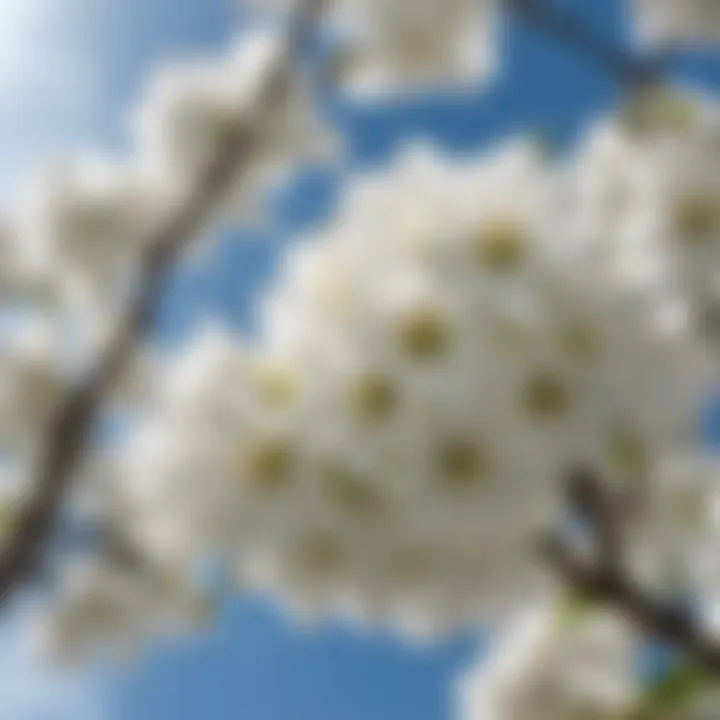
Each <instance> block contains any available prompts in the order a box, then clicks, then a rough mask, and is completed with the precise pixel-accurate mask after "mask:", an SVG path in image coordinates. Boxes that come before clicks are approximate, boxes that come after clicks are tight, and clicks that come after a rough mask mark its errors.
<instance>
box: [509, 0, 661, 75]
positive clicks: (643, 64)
mask: <svg viewBox="0 0 720 720" xmlns="http://www.w3.org/2000/svg"><path fill="white" fill-rule="evenodd" d="M506 2H507V7H508V8H509V9H510V10H511V11H512V12H513V13H514V14H515V15H516V16H517V17H519V18H521V19H523V20H525V21H526V22H528V23H530V24H531V25H533V26H534V27H536V28H538V29H540V30H542V31H543V32H545V33H547V34H548V35H550V36H552V37H554V38H557V39H558V40H560V41H561V42H563V43H565V44H566V45H568V46H569V47H571V48H573V49H574V50H577V51H578V52H579V53H581V54H582V55H584V56H585V57H587V58H589V59H590V60H592V61H594V62H595V63H596V64H597V65H598V66H599V67H601V68H602V69H603V70H605V71H606V72H608V73H609V74H610V75H611V76H612V77H614V78H615V79H616V80H617V81H618V82H620V83H622V84H623V85H627V86H630V87H641V86H644V85H648V84H651V83H653V82H655V81H657V80H659V79H660V78H661V77H662V71H663V64H664V63H663V62H662V60H661V59H657V60H655V59H653V60H647V59H645V58H638V57H635V56H634V55H632V54H631V53H629V52H628V51H626V50H625V49H623V48H620V47H618V46H617V45H616V44H614V43H613V42H611V41H609V40H606V39H605V38H603V37H602V36H601V35H599V34H598V33H596V32H595V31H593V30H592V29H591V28H590V27H588V26H587V25H586V24H585V23H584V22H582V20H580V19H578V18H577V17H576V15H575V14H573V13H571V12H568V11H567V10H564V9H562V8H560V7H557V6H556V5H555V4H553V3H552V2H547V0H506Z"/></svg>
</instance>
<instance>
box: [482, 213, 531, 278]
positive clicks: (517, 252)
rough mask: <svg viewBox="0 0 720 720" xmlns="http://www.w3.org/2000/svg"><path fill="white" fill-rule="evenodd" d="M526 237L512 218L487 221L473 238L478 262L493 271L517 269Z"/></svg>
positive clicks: (522, 254)
mask: <svg viewBox="0 0 720 720" xmlns="http://www.w3.org/2000/svg"><path fill="white" fill-rule="evenodd" d="M526 245H527V238H526V234H525V230H524V229H523V227H522V226H521V225H520V224H519V223H517V222H514V221H512V220H496V221H493V222H491V223H488V224H487V225H486V226H485V227H484V228H483V229H482V230H481V232H480V233H479V234H478V235H477V237H476V240H475V253H476V257H477V259H478V261H479V262H480V264H481V265H482V266H483V267H485V268H487V269H488V270H492V271H494V272H503V273H507V272H513V271H514V270H517V269H518V268H519V267H520V265H521V263H522V261H523V259H524V257H525V249H526Z"/></svg>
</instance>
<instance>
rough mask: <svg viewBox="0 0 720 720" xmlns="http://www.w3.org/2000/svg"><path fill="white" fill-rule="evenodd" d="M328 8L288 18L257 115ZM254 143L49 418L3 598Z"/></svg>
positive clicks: (242, 150)
mask: <svg viewBox="0 0 720 720" xmlns="http://www.w3.org/2000/svg"><path fill="white" fill-rule="evenodd" d="M322 9H323V0H302V2H301V4H300V6H299V8H298V10H297V12H296V14H295V16H294V17H293V18H292V19H291V22H290V30H289V35H288V42H287V49H286V54H285V56H284V57H283V58H282V59H281V61H280V62H279V63H278V64H277V65H276V66H275V67H273V68H271V69H270V75H269V77H268V81H267V84H266V87H265V88H264V93H263V97H262V98H260V99H259V101H258V107H257V109H258V112H259V117H260V116H261V115H262V112H261V111H263V110H266V109H267V108H271V107H272V105H273V103H274V101H275V100H276V99H277V98H278V97H279V96H281V95H282V93H283V92H284V91H285V89H286V87H287V83H288V82H290V79H291V75H292V70H293V68H292V65H293V55H294V53H295V52H297V51H298V50H300V49H301V48H302V46H303V44H304V42H305V40H306V39H307V34H308V31H309V30H310V29H311V27H312V24H313V23H314V21H315V19H316V17H317V16H318V14H319V13H320V12H321V11H322ZM260 119H261V118H260ZM252 150H253V137H252V136H251V135H249V134H248V133H247V132H245V131H240V130H239V131H238V132H237V133H236V134H235V136H234V137H232V138H230V140H229V142H228V143H227V144H226V145H225V146H224V147H223V152H222V155H221V156H220V157H218V158H216V159H215V160H214V162H213V163H212V164H211V165H210V167H209V168H208V169H207V171H206V173H205V174H204V176H203V177H202V179H201V180H200V182H199V183H198V186H197V188H196V192H195V193H194V194H193V197H192V198H191V199H190V200H189V201H188V202H187V203H185V204H184V205H183V206H182V207H181V208H180V209H179V211H178V212H177V214H176V215H175V216H174V217H171V218H170V220H169V221H168V222H167V223H166V224H165V225H163V226H162V227H161V228H160V229H159V230H158V231H157V232H156V233H155V234H154V235H153V236H152V237H151V238H149V239H148V243H147V248H148V250H147V251H146V252H145V254H144V256H143V257H142V259H141V262H140V268H139V282H138V287H139V291H138V293H137V295H136V296H135V298H134V299H133V300H132V302H131V304H130V306H129V309H128V310H127V313H126V315H125V317H124V320H123V322H122V323H121V326H120V329H119V331H118V333H117V335H116V337H115V338H114V340H113V341H112V342H111V343H110V344H109V346H108V347H107V348H106V350H105V351H104V353H103V354H102V356H101V358H100V359H99V362H98V363H97V365H96V367H95V370H94V371H93V372H91V373H90V374H89V376H88V377H87V378H85V379H84V380H83V381H82V382H81V383H79V384H78V385H77V386H75V387H73V388H72V389H71V391H70V392H69V394H68V395H67V397H66V398H65V400H64V402H62V403H61V406H60V408H59V409H58V412H57V413H56V415H55V417H54V419H53V421H52V422H51V423H50V425H49V428H48V430H47V435H46V439H45V442H44V443H43V446H42V449H41V455H40V458H39V462H38V466H37V471H36V476H35V484H34V488H35V490H34V493H33V495H32V496H31V497H30V498H29V500H28V502H27V503H26V505H25V507H24V508H23V510H22V512H21V517H20V520H19V522H18V523H17V526H16V530H15V532H14V534H13V535H12V537H11V538H10V540H9V542H8V544H7V545H6V546H5V549H4V550H3V553H2V555H1V556H0V604H4V603H5V601H6V600H7V598H8V596H9V595H10V594H11V592H12V591H13V590H14V589H15V588H16V587H17V586H18V585H19V584H20V583H22V582H24V581H25V580H27V579H28V577H29V576H30V575H31V574H32V573H33V571H34V570H35V569H36V568H37V565H38V562H39V560H40V558H41V556H42V551H43V549H44V546H45V543H46V542H47V540H48V537H49V536H50V534H51V532H52V530H53V528H54V524H55V521H56V518H57V515H58V513H59V512H60V508H61V505H62V502H63V500H64V498H65V496H66V494H67V492H68V489H69V487H70V485H71V483H72V478H73V473H74V471H75V470H76V469H77V467H78V465H79V463H80V462H81V460H82V458H83V452H84V450H85V448H86V447H87V446H88V444H89V442H90V439H91V434H92V431H93V428H94V425H95V421H96V419H97V418H98V415H99V413H100V411H101V409H102V405H103V402H104V400H105V398H106V396H107V394H108V392H109V391H111V389H112V386H113V384H114V383H115V382H116V380H117V379H118V378H119V377H120V375H121V374H122V372H123V371H124V370H125V368H126V367H127V366H128V363H129V362H130V360H131V359H132V357H133V354H134V352H135V350H136V348H137V346H138V345H139V343H140V341H141V340H142V338H143V336H144V335H145V333H146V332H148V331H149V330H150V329H151V327H152V323H153V321H154V316H155V311H156V308H157V306H158V301H159V298H160V297H161V295H162V292H163V290H164V287H165V280H166V278H167V276H168V274H169V273H170V272H171V271H172V269H173V267H174V265H175V263H176V261H177V259H178V258H179V257H180V255H181V254H182V253H183V251H184V250H185V249H186V247H187V246H188V245H189V244H190V243H191V242H192V240H193V239H194V238H195V237H197V236H198V234H200V233H201V232H202V230H203V226H204V224H205V223H206V222H207V221H208V220H209V219H210V218H211V217H212V215H213V213H214V211H215V210H216V206H217V204H218V202H219V201H220V199H221V197H222V194H223V192H224V191H225V189H226V188H227V187H228V186H229V184H230V182H231V181H232V179H233V178H234V177H235V175H236V173H238V172H239V171H240V170H241V169H242V166H243V164H244V163H246V162H247V161H248V158H249V157H250V155H251V153H252Z"/></svg>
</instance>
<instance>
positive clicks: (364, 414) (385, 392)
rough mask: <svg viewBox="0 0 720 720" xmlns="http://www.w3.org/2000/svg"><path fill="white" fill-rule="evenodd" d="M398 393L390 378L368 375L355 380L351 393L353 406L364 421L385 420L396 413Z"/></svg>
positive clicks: (375, 374) (377, 374) (378, 374)
mask: <svg viewBox="0 0 720 720" xmlns="http://www.w3.org/2000/svg"><path fill="white" fill-rule="evenodd" d="M399 400H400V398H399V392H398V389H397V386H396V385H395V383H394V382H393V380H392V378H391V377H389V376H387V375H383V374H380V373H368V374H365V375H362V376H361V377H360V378H358V379H357V381H356V382H355V385H354V387H353V391H352V401H353V406H354V407H355V408H356V410H357V411H358V414H359V415H360V417H361V418H362V419H363V420H365V421H371V422H377V421H380V420H385V419H387V418H388V417H390V416H391V415H393V413H394V412H395V411H396V409H397V406H398V404H399Z"/></svg>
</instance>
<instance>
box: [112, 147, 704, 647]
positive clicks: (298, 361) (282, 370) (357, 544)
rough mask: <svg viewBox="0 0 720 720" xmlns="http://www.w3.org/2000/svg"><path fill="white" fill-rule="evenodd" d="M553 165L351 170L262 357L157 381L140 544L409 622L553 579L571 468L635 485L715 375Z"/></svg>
mask: <svg viewBox="0 0 720 720" xmlns="http://www.w3.org/2000/svg"><path fill="white" fill-rule="evenodd" d="M559 179H560V178H559V176H558V175H556V173H555V170H554V168H552V167H551V166H549V165H547V164H545V163H544V162H542V161H541V159H540V158H539V156H538V154H537V153H536V152H534V151H533V150H532V149H531V148H530V146H529V145H528V144H527V143H525V142H519V143H508V144H507V145H506V146H504V147H503V148H501V149H500V150H498V151H497V152H493V153H488V154H487V155H485V156H482V157H481V158H479V159H476V160H474V161H471V162H468V161H462V162H461V161H451V160H448V159H443V158H442V157H440V156H439V155H437V154H434V155H433V154H428V155H425V156H423V155H422V153H420V152H419V151H418V150H415V152H414V153H413V154H411V155H409V156H405V157H403V158H402V159H401V160H400V162H398V163H397V164H396V165H394V166H393V167H392V168H391V169H390V170H389V171H388V173H387V175H386V176H385V177H377V176H376V177H373V178H372V179H371V180H366V181H364V182H363V184H362V187H361V189H360V191H358V192H355V193H352V192H351V193H350V195H349V199H348V201H347V202H346V203H344V204H343V205H341V207H340V210H339V214H338V217H337V219H336V220H335V222H333V223H332V224H331V225H330V226H329V228H328V229H327V231H326V232H325V233H320V234H318V235H317V236H315V237H314V238H312V239H310V240H309V241H308V242H307V243H306V244H304V245H303V246H301V247H300V249H299V250H297V251H294V252H293V253H291V256H290V258H289V261H288V263H287V264H286V266H285V268H284V270H283V272H281V274H280V277H279V280H278V282H277V284H276V285H275V287H274V288H273V289H271V291H270V295H269V300H268V302H267V304H266V307H267V312H266V314H265V315H264V317H263V320H264V324H263V325H262V327H261V331H260V333H259V336H258V338H257V341H256V343H255V344H254V345H253V346H251V347H249V348H247V347H245V348H243V347H242V345H241V344H240V343H239V342H238V341H237V340H235V339H233V338H232V336H231V335H229V334H226V333H222V332H221V333H205V334H201V335H200V336H199V337H198V338H197V339H196V341H195V343H194V344H193V345H191V347H190V348H189V349H188V351H187V352H186V353H184V354H183V357H182V358H181V359H180V360H179V361H178V362H177V363H175V367H174V368H172V367H171V368H169V369H168V371H167V372H165V373H163V375H164V379H163V381H162V382H161V383H160V387H159V399H160V402H159V404H158V406H157V409H156V410H155V411H154V412H153V415H152V419H151V421H150V422H149V424H148V425H147V434H146V435H145V434H144V433H140V434H139V435H138V436H137V438H136V440H134V441H132V442H131V443H130V445H129V446H128V448H127V453H128V455H127V457H128V460H129V466H128V468H127V470H126V472H127V480H126V481H125V482H126V484H127V486H128V487H129V488H131V489H132V492H131V504H132V505H133V507H135V510H134V511H133V512H131V513H130V515H131V516H133V517H135V518H136V519H137V522H136V523H135V524H134V526H133V528H134V529H133V532H134V534H135V536H136V537H139V538H142V541H143V542H144V543H145V544H146V545H147V546H149V547H153V548H154V549H156V550H157V551H158V552H157V555H158V556H161V557H162V556H165V557H168V556H169V557H172V558H174V560H175V561H179V559H180V558H182V557H183V555H184V556H186V558H187V562H188V563H189V564H191V565H192V564H193V563H194V562H196V561H197V559H198V558H199V557H202V556H203V555H204V554H206V553H212V552H213V551H216V550H218V548H219V549H221V551H222V552H223V554H225V556H227V557H230V558H232V562H233V563H234V564H235V565H236V566H237V573H238V576H239V578H240V579H241V581H242V582H243V583H251V584H253V585H257V586H261V587H263V588H264V589H266V590H269V591H271V592H272V593H274V594H276V595H277V596H278V597H280V598H281V599H283V600H286V601H289V602H290V604H292V605H293V606H294V607H295V608H296V609H298V610H301V611H302V612H303V613H305V614H317V613H320V614H325V613H331V612H335V611H340V612H351V613H353V614H355V615H360V616H362V617H364V618H365V619H367V620H371V621H373V622H381V623H383V622H389V623H391V624H392V625H393V626H394V627H400V628H401V629H404V630H408V631H411V632H413V633H416V634H417V633H422V634H424V635H428V634H429V635H437V634H440V633H443V632H447V631H448V630H450V629H452V628H456V627H458V626H462V625H466V624H469V623H470V624H473V623H477V622H482V621H488V620H496V619H497V618H503V617H507V616H508V614H510V613H512V612H513V611H514V610H515V609H516V607H517V605H518V604H519V603H520V602H522V601H526V600H528V599H531V598H534V597H536V596H537V595H538V594H542V593H544V592H545V590H546V588H547V587H548V585H549V584H551V582H552V581H551V579H550V574H549V573H547V574H546V572H545V568H543V567H542V564H541V563H540V562H539V561H538V558H537V555H536V550H535V547H536V538H537V537H538V536H540V535H541V534H542V533H543V531H544V530H546V529H547V528H548V527H550V526H552V525H553V523H555V522H556V521H557V520H558V517H559V515H560V513H561V505H562V502H563V494H562V486H563V481H564V480H565V479H566V478H567V476H568V474H569V473H570V472H572V471H573V470H574V469H575V468H577V467H578V466H583V467H588V468H589V469H590V470H592V471H594V472H596V473H598V474H599V475H600V476H601V477H603V478H606V479H607V480H608V482H613V483H616V484H619V485H620V486H622V487H623V488H624V489H629V490H635V489H637V488H638V487H640V486H642V483H643V481H646V479H647V477H646V476H647V473H648V468H651V467H652V466H653V464H654V462H655V461H656V459H657V457H658V454H659V453H660V452H661V451H662V452H663V453H665V452H670V451H673V450H675V449H676V448H684V447H685V446H686V443H687V442H688V437H689V436H690V435H691V433H692V430H694V428H695V421H696V413H697V408H698V404H699V400H700V399H701V398H702V390H703V387H704V385H703V383H702V380H703V378H704V376H703V375H702V374H701V373H700V372H699V371H698V372H697V377H696V376H695V373H694V370H693V371H690V370H689V368H694V367H695V363H696V362H697V363H698V365H700V363H699V362H698V361H697V356H701V353H700V352H699V351H698V348H697V347H696V345H695V344H694V342H693V336H692V333H691V332H690V331H689V329H688V327H687V324H685V323H683V322H681V321H677V320H673V322H672V323H671V322H670V321H669V319H668V317H667V313H666V312H664V311H663V313H658V312H657V308H656V306H655V303H654V296H653V295H652V294H650V293H649V292H648V288H647V286H646V284H644V283H642V282H639V281H637V280H635V281H633V278H632V277H628V278H624V279H622V281H620V280H619V279H618V277H617V274H616V273H614V272H613V271H612V267H613V266H612V263H608V264H607V265H602V264H599V263H598V262H597V260H598V257H599V256H600V255H601V254H602V252H609V250H608V247H610V248H611V247H612V244H610V245H608V247H605V243H606V240H605V238H604V235H603V233H600V232H593V229H594V228H593V227H592V225H591V224H589V223H587V222H586V221H585V220H584V221H583V222H578V221H576V219H575V218H574V217H572V213H573V208H574V206H573V205H569V206H568V207H566V208H565V211H564V213H563V214H558V207H559V198H558V193H559V191H560V189H561V185H560V184H559V183H558V180H559ZM563 181H564V179H563ZM589 215H590V214H588V217H589ZM681 319H682V318H681ZM689 375H690V376H689ZM143 438H144V439H143ZM648 492H651V490H648Z"/></svg>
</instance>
